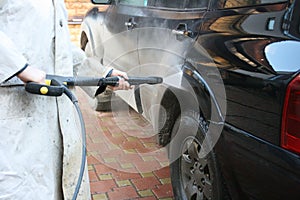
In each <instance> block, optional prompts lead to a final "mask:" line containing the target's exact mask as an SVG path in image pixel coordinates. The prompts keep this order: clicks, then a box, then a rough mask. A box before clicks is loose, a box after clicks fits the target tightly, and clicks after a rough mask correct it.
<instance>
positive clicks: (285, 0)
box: [218, 0, 289, 10]
mask: <svg viewBox="0 0 300 200" xmlns="http://www.w3.org/2000/svg"><path fill="white" fill-rule="evenodd" d="M288 2H289V1H288V0H282V1H279V2H276V3H260V4H255V5H248V6H236V7H228V8H225V4H224V7H223V8H218V10H229V9H240V8H241V9H242V8H252V7H258V6H267V5H276V4H283V3H284V4H285V3H288Z"/></svg>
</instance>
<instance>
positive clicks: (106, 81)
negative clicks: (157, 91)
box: [25, 75, 163, 96]
mask: <svg viewBox="0 0 300 200" xmlns="http://www.w3.org/2000/svg"><path fill="white" fill-rule="evenodd" d="M120 78H121V77H118V76H114V77H108V78H94V77H65V76H57V75H46V83H45V85H43V84H39V83H34V82H30V83H27V84H26V85H25V90H26V91H27V92H30V93H33V94H40V95H46V96H61V95H62V94H63V93H64V91H65V87H68V86H98V87H99V88H98V89H97V91H96V93H95V96H97V95H98V94H100V93H102V92H104V91H105V89H106V87H107V86H108V85H110V86H118V84H119V80H120ZM126 81H127V82H128V83H129V84H130V85H141V84H150V85H153V84H159V83H162V82H163V78H161V77H129V78H128V79H127V80H126Z"/></svg>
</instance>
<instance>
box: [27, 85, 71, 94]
mask: <svg viewBox="0 0 300 200" xmlns="http://www.w3.org/2000/svg"><path fill="white" fill-rule="evenodd" d="M25 90H26V91H27V92H29V93H32V94H39V95H45V96H55V97H58V96H61V95H62V94H63V93H64V91H65V87H64V86H53V85H48V83H46V84H40V83H34V82H29V83H26V84H25Z"/></svg>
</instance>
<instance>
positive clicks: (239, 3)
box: [224, 0, 286, 8]
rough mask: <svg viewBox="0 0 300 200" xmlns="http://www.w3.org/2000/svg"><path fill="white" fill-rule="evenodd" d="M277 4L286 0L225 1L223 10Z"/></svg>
mask: <svg viewBox="0 0 300 200" xmlns="http://www.w3.org/2000/svg"><path fill="white" fill-rule="evenodd" d="M279 2H286V0H226V1H225V5H224V8H236V7H245V6H254V5H260V4H269V3H279Z"/></svg>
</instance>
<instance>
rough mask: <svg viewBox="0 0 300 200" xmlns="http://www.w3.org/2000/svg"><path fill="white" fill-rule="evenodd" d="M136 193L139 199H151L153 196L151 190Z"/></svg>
mask: <svg viewBox="0 0 300 200" xmlns="http://www.w3.org/2000/svg"><path fill="white" fill-rule="evenodd" d="M138 193H139V195H140V196H141V197H151V196H152V197H153V196H154V194H153V193H152V191H151V190H142V191H138Z"/></svg>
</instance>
